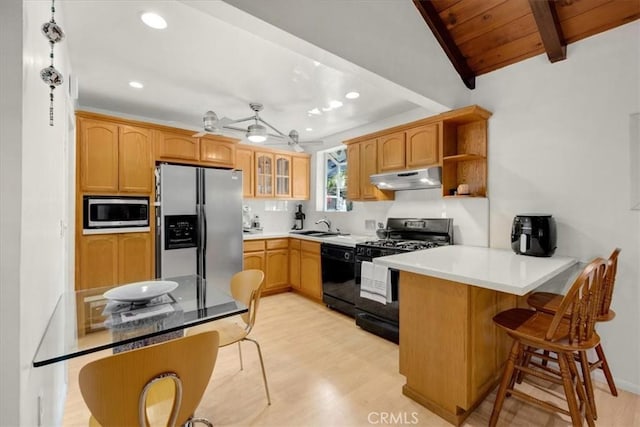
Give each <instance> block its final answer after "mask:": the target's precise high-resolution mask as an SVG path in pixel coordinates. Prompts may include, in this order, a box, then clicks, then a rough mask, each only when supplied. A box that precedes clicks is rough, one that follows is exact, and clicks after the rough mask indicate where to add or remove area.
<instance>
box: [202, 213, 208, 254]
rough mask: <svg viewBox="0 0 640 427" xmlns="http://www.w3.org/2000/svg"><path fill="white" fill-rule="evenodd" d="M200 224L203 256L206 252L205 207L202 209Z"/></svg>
mask: <svg viewBox="0 0 640 427" xmlns="http://www.w3.org/2000/svg"><path fill="white" fill-rule="evenodd" d="M201 212H202V226H203V227H204V233H203V234H202V237H203V238H202V240H203V242H202V255H203V258H204V257H205V256H206V254H207V213H206V211H205V209H202V211H201Z"/></svg>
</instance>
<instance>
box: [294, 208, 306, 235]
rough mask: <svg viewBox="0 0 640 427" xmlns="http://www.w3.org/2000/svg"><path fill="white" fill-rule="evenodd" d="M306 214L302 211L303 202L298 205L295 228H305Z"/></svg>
mask: <svg viewBox="0 0 640 427" xmlns="http://www.w3.org/2000/svg"><path fill="white" fill-rule="evenodd" d="M305 218H306V215H305V214H304V212H302V204H299V205H298V210H297V211H296V213H295V214H294V222H293V229H294V230H302V229H303V228H304V219H305Z"/></svg>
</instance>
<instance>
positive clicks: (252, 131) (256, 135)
mask: <svg viewBox="0 0 640 427" xmlns="http://www.w3.org/2000/svg"><path fill="white" fill-rule="evenodd" d="M247 139H248V140H249V141H251V142H265V141H266V140H267V128H265V127H264V126H262V125H259V124H255V125H251V126H249V127H248V128H247Z"/></svg>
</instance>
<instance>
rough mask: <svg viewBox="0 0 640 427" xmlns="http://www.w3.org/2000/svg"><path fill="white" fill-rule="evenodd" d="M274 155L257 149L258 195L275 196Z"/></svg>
mask: <svg viewBox="0 0 640 427" xmlns="http://www.w3.org/2000/svg"><path fill="white" fill-rule="evenodd" d="M273 163H274V155H273V154H272V153H262V152H259V151H256V181H255V182H256V191H255V196H256V197H273V195H274V191H273V182H274V173H273V172H274V168H273Z"/></svg>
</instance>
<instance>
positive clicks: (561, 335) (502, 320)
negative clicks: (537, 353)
mask: <svg viewBox="0 0 640 427" xmlns="http://www.w3.org/2000/svg"><path fill="white" fill-rule="evenodd" d="M552 320H553V316H551V315H549V314H547V313H543V312H540V311H535V310H529V309H526V308H512V309H510V310H506V311H503V312H501V313H498V314H496V315H495V316H494V317H493V321H494V322H495V323H496V325H497V326H499V327H500V328H502V329H504V330H505V331H506V332H507V333H508V334H509V335H511V336H512V337H517V338H519V339H521V340H524V341H527V342H529V343H531V344H533V345H534V346H536V347H539V348H545V349H549V350H552V351H579V350H586V349H589V348H593V347H595V346H596V345H597V344H598V343H599V342H600V337H599V336H598V334H596V333H595V332H594V333H593V336H592V337H591V339H590V340H588V341H583V342H582V343H580V344H577V343H573V344H570V343H569V321H568V320H566V319H563V320H562V321H561V322H560V325H559V326H558V329H557V330H556V333H555V334H554V336H553V338H552V339H551V341H547V340H545V335H546V333H547V331H548V330H549V326H550V325H551V321H552Z"/></svg>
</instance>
